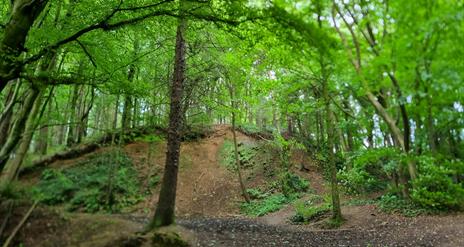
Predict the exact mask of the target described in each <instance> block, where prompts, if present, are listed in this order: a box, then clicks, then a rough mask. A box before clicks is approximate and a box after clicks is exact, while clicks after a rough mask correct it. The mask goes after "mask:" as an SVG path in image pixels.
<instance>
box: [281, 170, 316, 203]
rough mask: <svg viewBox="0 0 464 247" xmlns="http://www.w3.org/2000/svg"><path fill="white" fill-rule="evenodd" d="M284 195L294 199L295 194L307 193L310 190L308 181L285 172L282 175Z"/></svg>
mask: <svg viewBox="0 0 464 247" xmlns="http://www.w3.org/2000/svg"><path fill="white" fill-rule="evenodd" d="M282 176H283V177H282V180H281V181H282V182H281V183H282V193H283V194H284V195H285V196H287V197H292V196H294V195H295V194H299V193H301V192H305V191H306V190H307V189H308V188H309V182H308V180H306V179H304V178H301V177H300V176H298V175H296V174H294V173H291V172H284V173H283V174H282Z"/></svg>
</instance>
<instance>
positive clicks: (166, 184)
mask: <svg viewBox="0 0 464 247" xmlns="http://www.w3.org/2000/svg"><path fill="white" fill-rule="evenodd" d="M180 4H181V9H182V1H181V3H180ZM186 26H187V22H186V20H185V19H184V18H182V17H181V19H180V20H179V24H178V27H177V35H176V49H175V60H174V78H173V81H172V86H171V103H170V112H169V128H168V137H167V152H166V164H165V170H164V175H163V182H162V184H161V191H160V195H159V200H158V206H157V207H156V211H155V216H154V217H153V220H152V222H151V223H150V226H149V228H150V229H153V228H156V227H160V226H167V225H171V224H173V223H174V211H175V202H176V187H177V172H178V168H179V155H180V142H181V133H180V132H181V128H182V124H183V119H182V113H183V111H182V109H181V108H182V94H183V83H184V80H185V65H186V61H185V50H186V43H185V30H186Z"/></svg>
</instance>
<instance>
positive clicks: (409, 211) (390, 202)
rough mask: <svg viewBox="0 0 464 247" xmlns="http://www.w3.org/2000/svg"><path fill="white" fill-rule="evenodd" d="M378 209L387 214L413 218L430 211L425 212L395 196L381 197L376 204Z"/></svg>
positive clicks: (410, 202)
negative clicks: (398, 214)
mask: <svg viewBox="0 0 464 247" xmlns="http://www.w3.org/2000/svg"><path fill="white" fill-rule="evenodd" d="M377 205H378V206H379V208H380V209H381V210H382V211H384V212H387V213H400V214H402V215H404V216H408V217H415V216H417V215H420V214H427V213H429V212H430V211H429V210H426V209H424V208H422V207H419V206H418V205H416V204H414V203H413V202H412V201H408V200H406V199H403V198H401V197H400V196H398V195H395V194H386V195H383V196H382V197H381V198H380V199H379V200H378V202H377Z"/></svg>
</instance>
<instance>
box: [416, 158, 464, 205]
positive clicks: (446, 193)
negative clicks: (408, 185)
mask: <svg viewBox="0 0 464 247" xmlns="http://www.w3.org/2000/svg"><path fill="white" fill-rule="evenodd" d="M417 161H418V168H419V174H420V175H419V177H418V178H417V179H416V180H414V182H413V190H412V193H411V199H412V200H413V201H414V202H415V203H417V204H418V205H420V206H422V207H425V208H429V209H433V210H448V209H462V208H463V207H464V188H463V184H462V183H457V182H454V181H453V177H455V175H456V174H458V172H462V171H461V169H463V168H462V167H463V166H464V163H462V162H457V161H447V162H442V163H439V164H438V162H437V161H436V160H435V159H434V158H433V157H428V156H421V157H419V158H418V160H417ZM461 174H462V173H461Z"/></svg>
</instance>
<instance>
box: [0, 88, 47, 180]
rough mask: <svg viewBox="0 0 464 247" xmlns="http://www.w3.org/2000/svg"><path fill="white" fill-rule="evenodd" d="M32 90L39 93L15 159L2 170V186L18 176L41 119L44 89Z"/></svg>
mask: <svg viewBox="0 0 464 247" xmlns="http://www.w3.org/2000/svg"><path fill="white" fill-rule="evenodd" d="M32 90H34V91H35V92H34V94H37V97H36V98H35V101H34V102H33V107H32V109H31V112H30V114H29V117H28V119H27V123H26V126H25V130H24V133H23V136H22V138H21V142H20V144H19V147H18V149H17V151H16V153H15V156H14V158H13V159H10V160H9V161H8V162H7V163H6V165H5V167H4V168H3V170H2V173H1V176H0V188H4V186H6V185H8V184H9V183H11V182H12V181H13V180H14V179H15V178H16V175H17V174H18V171H19V168H20V167H21V164H22V163H23V160H24V157H25V156H26V154H27V151H28V150H29V146H30V144H31V140H32V137H33V136H34V131H35V128H36V127H37V125H38V122H39V119H37V117H38V115H39V111H40V109H41V106H42V92H43V89H42V90H40V91H39V89H32Z"/></svg>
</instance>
